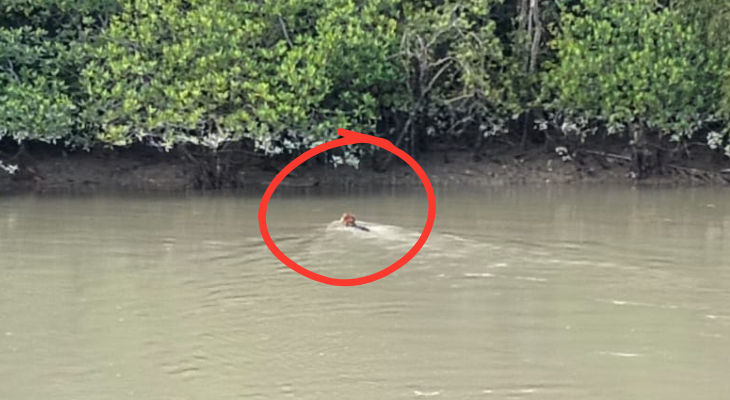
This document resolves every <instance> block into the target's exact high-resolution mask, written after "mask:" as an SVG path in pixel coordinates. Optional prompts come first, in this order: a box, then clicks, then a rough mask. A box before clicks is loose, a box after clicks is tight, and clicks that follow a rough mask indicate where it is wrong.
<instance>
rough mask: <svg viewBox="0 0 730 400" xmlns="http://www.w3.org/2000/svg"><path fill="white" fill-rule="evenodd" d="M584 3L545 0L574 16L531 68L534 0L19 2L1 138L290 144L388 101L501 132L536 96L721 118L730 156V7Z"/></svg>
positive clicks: (287, 148) (2, 70) (680, 2)
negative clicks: (529, 26)
mask: <svg viewBox="0 0 730 400" xmlns="http://www.w3.org/2000/svg"><path fill="white" fill-rule="evenodd" d="M568 3H569V5H565V3H564V2H558V5H557V6H556V5H554V4H553V3H552V2H548V1H541V2H540V3H539V4H540V7H541V11H542V14H541V15H542V16H543V19H542V21H543V23H544V24H547V22H548V21H557V23H556V25H555V26H553V27H552V32H550V33H551V34H552V36H551V35H549V34H548V33H547V32H546V33H545V35H544V36H543V39H544V40H543V42H541V41H539V40H538V41H536V42H535V43H536V44H538V45H539V44H540V43H544V42H545V41H547V42H548V43H549V45H550V46H549V48H543V49H542V51H540V52H538V53H540V60H541V62H543V64H542V66H541V68H542V69H539V71H540V72H539V73H527V72H526V71H525V64H524V61H525V59H527V58H526V57H527V56H528V55H529V56H530V57H532V56H534V55H535V54H537V53H534V54H533V53H532V50H534V49H536V48H537V47H535V48H529V47H528V46H527V45H526V44H527V43H526V40H531V38H526V37H522V36H520V34H521V33H522V34H524V32H518V31H519V30H520V29H522V30H525V28H524V27H522V28H519V29H517V30H515V29H514V28H515V25H519V24H515V25H510V24H509V23H508V22H507V21H508V20H509V16H508V15H505V13H508V12H514V13H515V15H513V17H516V10H518V7H516V5H517V2H516V0H508V1H504V0H435V1H425V0H373V1H363V0H358V1H355V0H219V1H203V0H166V1H158V0H6V1H4V2H3V3H2V4H1V5H0V139H1V138H3V137H11V138H14V139H15V140H18V141H24V140H40V141H47V142H55V141H62V142H63V143H66V144H68V145H80V146H84V147H88V146H90V145H91V144H93V143H94V142H96V141H100V142H103V143H106V144H111V145H128V144H131V143H135V142H142V143H151V144H154V145H157V146H163V147H166V148H169V147H170V146H172V145H174V144H178V143H193V144H201V145H204V146H207V147H209V148H211V149H214V150H216V149H219V148H221V147H222V146H225V145H226V144H227V143H229V142H231V141H236V140H240V139H249V140H252V141H253V142H255V143H256V145H257V146H258V148H259V149H261V150H263V151H265V152H266V153H267V154H279V153H295V152H298V151H301V150H303V149H306V148H310V147H312V146H314V145H317V144H319V143H322V142H325V141H328V140H331V139H333V138H334V137H335V136H336V129H337V128H339V127H347V128H350V129H353V130H356V131H359V132H364V133H368V134H383V133H384V132H383V131H377V130H376V126H377V123H378V122H383V121H389V120H385V119H384V117H383V115H384V113H383V111H386V110H387V111H388V115H399V116H402V115H407V116H409V118H414V119H418V124H415V123H414V125H413V126H416V127H417V129H420V130H424V131H426V132H428V133H429V134H430V135H433V136H446V135H451V134H452V133H459V132H466V131H473V130H474V129H475V128H478V129H479V132H481V133H482V134H485V135H500V134H507V133H508V129H507V127H508V126H509V125H508V123H509V122H510V120H512V119H514V118H515V117H517V116H519V115H521V114H523V113H525V112H526V110H527V109H532V108H533V107H535V108H544V109H547V110H548V111H549V112H550V113H551V114H552V115H557V116H564V117H565V118H566V120H567V122H573V123H575V122H578V123H579V125H581V124H582V127H587V126H590V127H601V128H603V127H606V128H608V131H609V132H611V133H615V132H625V131H626V129H625V128H626V126H627V125H629V124H632V125H635V126H642V127H646V128H647V129H648V130H650V131H654V132H657V133H659V134H660V135H664V136H665V137H670V138H672V139H674V140H678V141H682V140H685V141H687V140H690V139H692V138H693V136H694V135H696V134H697V133H698V132H700V131H701V132H703V133H706V132H709V134H708V136H707V141H708V145H709V146H710V147H712V148H726V151H727V152H728V154H729V155H730V135H729V133H730V130H728V129H727V124H726V122H727V121H728V120H730V56H729V55H730V34H728V32H727V29H725V27H726V26H727V25H728V23H730V6H728V5H727V4H725V3H724V2H719V3H718V2H716V1H712V0H677V1H672V2H671V4H672V5H671V6H661V5H659V4H658V3H657V2H656V1H655V0H576V1H570V2H568ZM662 3H667V2H662ZM509 10H513V11H509ZM548 14H549V15H548ZM546 15H547V16H546ZM523 21H524V20H523ZM533 22H534V21H533ZM532 32H534V31H532ZM532 39H534V38H532ZM538 50H540V49H538ZM527 53H530V54H527ZM545 60H551V62H547V63H545V62H544V61H545ZM535 88H540V93H539V96H537V94H536V93H535V92H536V91H537V90H536V89H535ZM536 97H538V98H537V100H535V98H536ZM414 116H415V117H414ZM383 125H385V124H383ZM388 128H392V127H391V126H385V130H387V129H388ZM585 132H587V131H585V130H584V131H583V132H582V133H580V135H584V134H585ZM419 133H420V132H419ZM451 139H452V138H447V140H451ZM365 148H367V147H364V148H363V149H365ZM363 149H360V150H363ZM360 150H358V149H355V152H354V153H350V152H346V153H345V154H344V155H345V158H344V160H345V161H346V162H348V163H351V164H357V162H358V157H357V155H358V154H359V153H358V152H359V151H360ZM341 160H342V159H340V161H341Z"/></svg>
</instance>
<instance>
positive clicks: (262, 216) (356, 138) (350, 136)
mask: <svg viewBox="0 0 730 400" xmlns="http://www.w3.org/2000/svg"><path fill="white" fill-rule="evenodd" d="M337 134H338V135H340V136H342V137H341V138H340V139H335V140H332V141H329V142H327V143H323V144H320V145H319V146H316V147H314V148H312V149H310V150H308V151H306V152H305V153H304V154H302V155H300V156H299V157H297V158H296V159H294V161H292V162H291V163H289V164H288V165H287V166H286V167H284V169H282V170H281V172H279V174H278V175H276V177H274V180H273V181H271V184H269V187H268V188H267V189H266V192H265V193H264V197H263V198H262V199H261V204H260V205H259V229H260V230H261V236H262V237H263V238H264V243H266V246H267V247H268V248H269V250H271V252H272V253H273V254H274V256H276V258H278V259H279V261H281V262H283V263H284V264H285V265H286V266H288V267H289V268H291V269H293V270H294V271H296V272H298V273H300V274H301V275H304V276H306V277H307V278H309V279H312V280H315V281H318V282H322V283H326V284H328V285H333V286H357V285H364V284H366V283H370V282H374V281H376V280H378V279H381V278H384V277H386V276H388V275H390V274H392V273H393V272H395V271H396V270H398V269H399V268H400V267H402V266H404V265H405V264H406V263H408V262H409V261H411V260H412V259H413V257H415V256H416V254H418V252H419V251H421V248H422V247H423V245H424V244H426V240H427V239H428V235H429V234H430V233H431V229H432V228H433V223H434V221H435V220H436V195H435V194H434V191H433V186H432V185H431V181H430V180H429V179H428V176H427V175H426V172H424V171H423V168H421V166H420V165H419V164H418V163H417V162H416V160H414V159H413V158H412V157H411V156H409V155H408V154H407V153H406V152H404V151H403V150H401V149H399V148H397V147H395V146H394V145H393V143H391V142H389V141H388V140H386V139H383V138H377V137H375V136H370V135H365V134H362V133H358V132H354V131H349V130H347V129H338V130H337ZM357 143H369V144H372V145H374V146H378V147H380V148H381V149H384V150H387V151H389V152H391V153H393V154H395V155H396V156H398V157H400V158H401V159H402V160H403V161H405V162H406V163H408V165H409V166H410V167H411V168H413V170H414V171H415V172H416V174H417V175H418V177H419V178H420V179H421V182H423V186H424V188H426V197H427V199H428V216H427V217H426V226H425V227H424V228H423V232H422V233H421V236H420V237H419V238H418V241H416V244H414V245H413V247H411V249H410V250H409V251H408V252H407V253H406V254H405V255H404V256H403V257H401V258H400V259H399V260H398V261H396V262H394V263H393V264H391V265H390V266H389V267H387V268H385V269H383V270H381V271H378V272H376V273H373V274H370V275H366V276H362V277H360V278H351V279H338V278H330V277H328V276H324V275H320V274H317V273H314V272H312V271H310V270H308V269H306V268H304V267H302V266H301V265H299V264H297V263H296V262H294V261H292V260H291V259H290V258H289V257H287V256H286V255H285V254H284V253H283V252H282V251H281V250H279V248H278V247H276V244H275V243H274V241H273V240H272V239H271V235H270V234H269V228H268V227H267V226H266V208H267V207H268V205H269V200H271V196H272V195H273V194H274V190H276V187H277V186H279V184H280V183H281V182H282V181H283V180H284V178H286V176H287V175H289V174H290V173H291V172H292V171H293V170H294V169H295V168H296V167H298V166H300V165H301V164H302V163H304V162H305V161H307V160H309V159H310V158H312V157H314V156H316V155H317V154H319V153H322V152H324V151H327V150H330V149H333V148H335V147H340V146H346V145H348V144H357Z"/></svg>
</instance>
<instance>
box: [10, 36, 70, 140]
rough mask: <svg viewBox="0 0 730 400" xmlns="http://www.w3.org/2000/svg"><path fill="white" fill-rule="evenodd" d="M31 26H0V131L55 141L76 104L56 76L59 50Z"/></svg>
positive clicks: (65, 132)
mask: <svg viewBox="0 0 730 400" xmlns="http://www.w3.org/2000/svg"><path fill="white" fill-rule="evenodd" d="M44 34H45V32H44V31H43V30H41V29H32V28H25V27H24V28H15V29H6V28H0V48H2V49H4V51H2V52H0V137H2V136H5V135H10V136H12V137H13V138H14V139H16V140H17V141H18V142H20V141H23V140H29V139H30V140H41V141H48V142H55V141H56V140H58V139H61V138H63V137H66V136H68V135H69V134H71V130H72V127H73V125H74V117H73V114H74V112H75V109H76V106H75V105H74V104H73V102H72V101H71V99H70V98H69V96H68V95H67V93H66V92H67V87H66V85H65V83H64V82H63V81H62V80H61V79H59V73H60V72H59V69H58V65H57V60H58V53H59V51H61V49H59V48H58V47H56V46H54V45H53V43H51V42H48V41H45V40H43V35H44Z"/></svg>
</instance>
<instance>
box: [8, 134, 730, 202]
mask: <svg viewBox="0 0 730 400" xmlns="http://www.w3.org/2000/svg"><path fill="white" fill-rule="evenodd" d="M4 154H5V155H7V153H4ZM2 159H3V161H5V163H6V164H8V163H13V162H15V163H16V164H17V165H18V166H19V170H18V171H17V172H16V173H15V174H12V175H11V174H8V173H6V172H4V171H0V192H3V193H6V194H7V193H27V192H37V193H49V192H88V191H108V190H114V191H130V192H134V191H146V192H148V191H166V192H170V191H173V192H174V191H187V190H198V189H200V188H201V186H203V185H201V177H200V175H201V171H200V168H199V166H196V165H194V164H193V163H191V162H190V161H189V160H187V159H185V157H182V156H181V155H180V154H177V153H175V152H170V153H165V152H160V151H157V150H155V149H150V148H142V147H140V148H130V149H124V150H108V149H96V150H93V151H91V152H83V151H80V152H74V153H65V152H61V151H58V150H57V149H49V148H45V149H44V148H40V149H37V148H36V149H33V150H32V151H29V152H27V153H25V154H23V156H22V157H17V158H15V159H12V158H11V159H9V158H7V157H2ZM237 161H238V162H237V165H236V167H235V168H234V170H233V172H232V173H229V174H228V175H229V176H227V180H226V183H225V185H224V186H225V188H252V187H266V185H268V184H269V183H270V182H271V181H272V179H273V178H274V176H275V175H276V174H277V173H278V171H280V170H281V168H283V167H284V166H285V165H286V162H285V161H281V162H275V161H273V160H271V159H265V158H261V157H256V156H249V157H246V158H244V159H242V160H237ZM418 162H419V164H420V165H421V166H422V167H423V169H424V170H425V171H426V173H427V174H428V177H429V179H430V180H431V182H432V183H433V184H434V185H435V186H444V185H450V186H451V185H468V186H501V185H520V184H527V185H546V184H548V185H557V184H601V183H611V184H626V185H636V184H641V185H723V186H724V185H728V184H729V183H730V161H728V160H726V159H719V158H718V157H714V156H712V155H710V154H708V155H696V154H695V155H694V157H693V158H692V159H691V160H686V161H682V160H670V161H666V162H664V163H663V165H662V167H661V168H660V169H659V170H654V171H652V173H651V174H650V175H649V176H647V177H645V178H643V179H636V173H635V172H634V171H633V169H634V168H633V164H632V162H631V158H630V153H628V152H627V151H626V150H625V149H624V150H622V149H616V150H615V151H609V152H607V151H591V150H580V151H578V152H572V153H571V154H570V155H568V156H566V155H565V154H562V155H561V154H559V153H558V152H556V151H554V150H553V151H548V150H546V149H544V148H543V147H542V146H540V147H535V148H532V149H529V150H525V151H516V150H514V149H509V148H499V147H498V146H495V147H494V148H490V149H489V150H488V151H485V152H483V153H482V154H480V156H479V157H478V160H475V159H474V155H473V153H472V152H470V151H466V150H464V149H454V148H432V149H431V150H429V151H428V152H426V153H423V154H421V155H420V156H419V158H418ZM414 185H416V186H420V185H421V182H420V180H419V179H418V177H417V176H416V174H415V173H414V172H413V171H412V170H411V169H410V167H409V166H408V165H406V164H405V163H404V162H400V161H399V162H395V163H393V165H392V166H391V167H390V168H389V169H388V170H387V171H386V172H383V173H380V172H376V171H374V170H373V169H372V168H369V167H367V166H364V167H363V168H361V170H355V169H353V168H349V167H339V168H336V169H333V168H330V167H325V166H322V165H317V164H316V163H315V162H314V161H308V162H306V163H304V164H303V165H302V166H300V167H299V168H297V169H296V170H295V171H294V172H293V173H292V174H290V176H288V177H287V178H286V179H285V180H284V181H283V182H282V184H281V186H282V187H286V186H289V187H332V188H333V189H334V188H355V187H364V186H414Z"/></svg>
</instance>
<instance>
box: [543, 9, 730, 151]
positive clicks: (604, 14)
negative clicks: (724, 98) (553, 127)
mask: <svg viewBox="0 0 730 400" xmlns="http://www.w3.org/2000/svg"><path fill="white" fill-rule="evenodd" d="M551 45H552V48H553V49H554V50H555V52H556V55H557V61H556V62H555V63H554V65H553V66H552V68H550V69H549V70H548V72H547V73H546V74H545V80H544V82H545V85H546V88H548V89H549V90H550V92H549V93H548V95H547V97H546V98H547V99H549V102H548V105H549V108H550V110H552V111H553V112H555V113H561V114H563V115H564V116H565V117H566V120H567V121H568V122H567V124H568V125H570V124H573V125H577V128H578V132H580V134H584V133H585V132H587V131H588V130H587V128H590V127H591V125H593V126H595V124H599V125H605V126H606V128H607V130H608V133H609V134H611V133H626V132H627V131H629V130H630V129H627V128H629V127H633V128H634V132H633V133H634V134H636V135H642V134H646V133H648V132H656V133H657V134H658V135H659V136H669V137H670V138H671V139H672V140H674V141H680V140H686V139H691V138H692V137H693V136H694V135H695V134H696V133H698V132H701V131H703V130H706V129H707V126H708V124H712V123H715V122H717V120H718V111H719V110H718V104H719V102H720V100H721V92H720V90H718V88H719V86H718V85H717V82H718V81H719V79H720V77H721V73H722V70H721V63H720V54H719V52H717V51H713V50H712V49H710V48H708V46H707V45H706V43H705V42H703V38H702V35H700V32H699V31H698V29H696V26H695V25H693V24H686V23H685V21H684V20H683V19H682V15H681V14H680V12H679V11H677V10H674V9H671V8H665V7H661V6H659V5H657V2H656V1H655V0H630V1H629V0H610V1H609V0H584V1H583V2H582V4H581V5H577V6H572V7H565V8H564V9H562V12H561V17H560V25H559V28H558V32H556V37H555V39H554V40H553V41H552V43H551ZM630 139H632V140H640V139H639V138H636V137H631V138H630Z"/></svg>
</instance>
